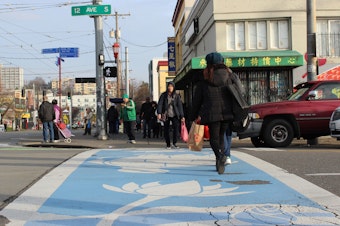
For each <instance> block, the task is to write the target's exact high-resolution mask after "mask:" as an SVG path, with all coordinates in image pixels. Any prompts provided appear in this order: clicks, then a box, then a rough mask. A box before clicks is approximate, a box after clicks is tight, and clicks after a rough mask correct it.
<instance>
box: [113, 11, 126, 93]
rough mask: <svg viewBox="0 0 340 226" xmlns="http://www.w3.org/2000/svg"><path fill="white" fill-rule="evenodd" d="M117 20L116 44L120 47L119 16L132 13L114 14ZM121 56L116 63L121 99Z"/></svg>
mask: <svg viewBox="0 0 340 226" xmlns="http://www.w3.org/2000/svg"><path fill="white" fill-rule="evenodd" d="M114 16H115V19H116V33H115V38H116V43H118V44H119V45H120V32H119V26H118V17H119V16H130V13H128V14H118V12H115V14H114ZM119 55H120V54H118V56H117V59H116V62H117V96H118V97H121V96H122V94H121V89H122V88H121V87H122V73H121V72H122V69H121V68H122V67H121V60H120V57H119Z"/></svg>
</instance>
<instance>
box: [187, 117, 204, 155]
mask: <svg viewBox="0 0 340 226" xmlns="http://www.w3.org/2000/svg"><path fill="white" fill-rule="evenodd" d="M203 136H204V125H200V124H197V123H196V122H193V123H192V125H191V128H190V131H189V137H188V147H189V149H190V150H192V151H201V150H202V147H203Z"/></svg>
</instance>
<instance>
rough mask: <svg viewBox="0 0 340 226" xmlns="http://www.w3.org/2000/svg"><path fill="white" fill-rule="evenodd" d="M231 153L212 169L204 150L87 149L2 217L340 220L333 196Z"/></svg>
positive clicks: (51, 220)
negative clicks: (220, 169)
mask: <svg viewBox="0 0 340 226" xmlns="http://www.w3.org/2000/svg"><path fill="white" fill-rule="evenodd" d="M233 158H234V159H235V161H233V164H232V165H231V166H227V167H226V173H225V174H222V175H218V174H217V173H216V170H215V165H214V164H215V156H214V154H213V153H212V151H211V150H210V149H204V150H203V151H202V152H190V151H188V150H187V149H183V150H182V149H181V150H175V151H174V150H169V151H165V150H161V149H145V150H142V149H134V150H131V149H130V150H126V149H125V150H122V149H114V150H112V149H110V150H107V149H106V150H105V149H104V150H91V151H87V152H83V153H80V154H79V155H77V156H75V157H74V158H72V159H70V160H68V161H66V162H64V163H63V164H62V165H60V166H59V167H57V168H55V169H54V170H52V171H51V172H50V173H48V174H47V175H46V176H44V177H43V178H42V179H41V180H39V181H38V182H37V183H36V184H34V185H33V186H32V187H31V188H30V189H28V190H27V191H25V192H24V193H23V194H22V195H20V196H19V197H18V198H17V199H16V200H15V201H14V202H12V203H10V204H9V205H8V206H7V207H6V208H5V209H4V210H2V211H0V215H2V216H4V217H6V218H8V219H9V220H10V221H11V223H12V225H24V224H25V225H49V224H54V225H84V224H87V225H97V226H100V225H115V224H117V225H137V224H139V225H175V224H176V225H213V224H219V225H291V224H299V223H301V222H302V223H303V224H304V225H320V224H322V225H340V219H339V217H336V216H339V214H340V206H339V203H340V198H339V197H337V196H335V195H333V194H331V193H330V192H328V191H326V190H324V189H322V188H320V187H318V186H316V185H314V184H311V183H310V182H308V181H306V180H304V179H302V178H300V177H298V176H296V175H293V174H290V173H288V172H287V171H285V170H283V169H281V168H279V167H276V166H274V165H272V164H270V163H268V162H265V161H263V160H261V159H258V158H256V157H254V156H251V155H249V154H246V153H243V152H239V151H233ZM234 162H235V164H234ZM230 182H232V183H230ZM287 185H288V186H287ZM94 194H96V195H95V196H94ZM324 207H327V208H324ZM141 222H143V224H141Z"/></svg>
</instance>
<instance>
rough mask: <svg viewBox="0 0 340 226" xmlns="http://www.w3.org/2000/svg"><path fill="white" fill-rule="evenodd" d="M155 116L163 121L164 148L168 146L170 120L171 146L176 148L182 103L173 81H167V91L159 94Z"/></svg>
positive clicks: (168, 147) (181, 117) (181, 115)
mask: <svg viewBox="0 0 340 226" xmlns="http://www.w3.org/2000/svg"><path fill="white" fill-rule="evenodd" d="M157 118H158V119H159V120H162V121H163V122H164V138H165V141H166V148H167V149H171V146H170V122H172V130H173V135H172V147H173V148H178V146H177V137H178V134H179V120H182V121H184V120H185V118H184V113H183V104H182V101H181V97H180V96H179V95H178V94H177V93H176V89H175V83H174V82H168V84H167V91H165V92H164V93H162V94H161V96H160V97H159V101H158V106H157Z"/></svg>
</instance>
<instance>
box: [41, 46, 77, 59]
mask: <svg viewBox="0 0 340 226" xmlns="http://www.w3.org/2000/svg"><path fill="white" fill-rule="evenodd" d="M41 53H42V54H49V53H59V57H78V56H79V48H73V47H72V48H50V49H42V51H41Z"/></svg>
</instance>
